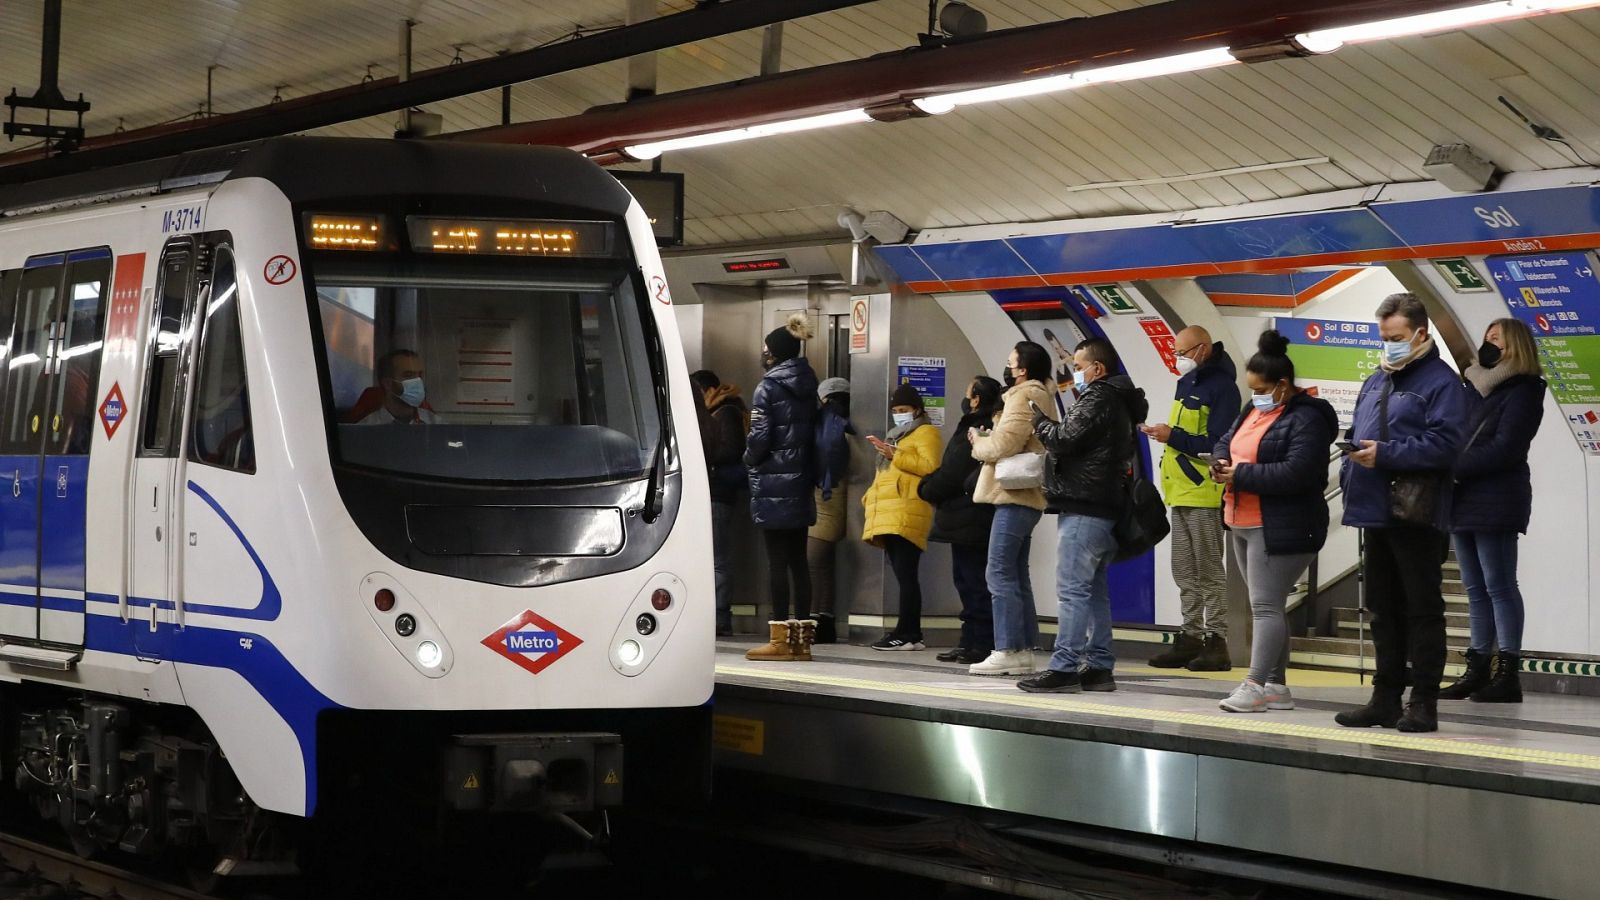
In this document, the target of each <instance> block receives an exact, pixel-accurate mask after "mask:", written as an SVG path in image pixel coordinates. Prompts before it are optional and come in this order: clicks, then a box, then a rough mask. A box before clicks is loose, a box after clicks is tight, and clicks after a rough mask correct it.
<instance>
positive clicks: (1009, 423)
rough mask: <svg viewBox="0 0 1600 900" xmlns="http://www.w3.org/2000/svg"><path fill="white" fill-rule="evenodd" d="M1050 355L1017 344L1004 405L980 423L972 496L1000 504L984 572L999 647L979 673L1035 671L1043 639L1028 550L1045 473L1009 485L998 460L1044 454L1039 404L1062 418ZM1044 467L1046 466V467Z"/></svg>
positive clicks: (975, 434)
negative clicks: (1037, 428)
mask: <svg viewBox="0 0 1600 900" xmlns="http://www.w3.org/2000/svg"><path fill="white" fill-rule="evenodd" d="M1050 368H1051V367H1050V354H1049V353H1047V352H1046V351H1045V349H1044V348H1043V347H1041V346H1039V345H1038V344H1035V343H1034V342H1032V341H1022V342H1021V343H1019V344H1017V346H1016V347H1015V348H1014V349H1012V351H1011V358H1010V359H1009V360H1008V361H1007V365H1006V377H1005V383H1006V384H1007V385H1009V386H1010V387H1009V388H1008V389H1007V390H1006V392H1005V394H1004V395H1003V397H1002V400H1003V401H1004V404H1005V406H1004V408H1003V409H1002V410H1001V411H1000V415H999V416H998V417H997V418H996V419H995V425H994V428H993V429H992V430H990V431H987V432H985V431H982V430H979V429H974V430H973V432H972V434H971V435H969V436H970V438H971V439H972V458H973V459H976V460H978V461H979V462H981V463H983V468H982V469H981V470H979V472H978V487H977V490H975V491H974V492H973V495H972V499H973V501H974V502H976V503H990V504H993V505H994V507H995V514H994V525H993V526H992V528H991V530H990V532H989V566H988V570H987V572H986V573H985V574H986V576H987V578H988V582H989V593H990V594H992V595H993V596H994V652H992V653H990V654H989V658H988V659H986V660H984V661H983V662H979V663H973V664H972V666H971V667H970V668H968V670H967V671H969V672H971V673H972V674H974V675H1027V674H1028V673H1030V672H1032V671H1033V648H1034V647H1036V646H1038V644H1039V616H1038V613H1037V612H1035V610H1034V606H1033V584H1032V580H1031V579H1030V578H1029V575H1028V555H1029V552H1030V551H1031V549H1032V547H1033V530H1034V528H1036V527H1037V526H1038V524H1039V519H1040V517H1041V516H1043V515H1044V508H1045V502H1044V489H1043V482H1042V479H1041V481H1040V482H1039V483H1036V484H1034V485H1033V486H1032V487H1022V488H1015V487H1014V488H1012V489H1007V488H1004V487H1001V486H1000V484H999V482H998V481H997V480H996V478H995V465H996V464H997V463H999V462H1000V461H1001V460H1003V459H1006V458H1008V457H1013V456H1017V455H1019V454H1024V453H1041V454H1042V453H1043V452H1044V445H1042V444H1040V443H1039V439H1038V438H1037V437H1034V435H1033V418H1034V408H1035V407H1037V408H1038V409H1040V410H1043V411H1044V413H1045V415H1048V416H1049V417H1050V418H1052V419H1055V418H1058V415H1059V414H1058V413H1057V412H1056V402H1055V391H1054V390H1053V389H1052V388H1051V386H1050ZM1042 469H1043V467H1042V466H1041V474H1042Z"/></svg>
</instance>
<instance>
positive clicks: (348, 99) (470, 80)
mask: <svg viewBox="0 0 1600 900" xmlns="http://www.w3.org/2000/svg"><path fill="white" fill-rule="evenodd" d="M870 2H873V0H723V2H720V3H708V4H701V5H697V6H695V7H694V8H692V9H689V10H686V11H684V12H681V13H674V14H672V15H670V16H661V17H660V18H656V19H651V20H649V21H644V22H639V23H638V24H634V25H625V26H623V27H620V28H615V29H611V30H609V31H605V32H601V33H599V34H595V35H590V36H587V37H581V38H577V39H575V40H571V41H567V42H564V43H560V44H553V45H550V46H546V47H538V48H534V49H531V50H522V51H519V52H515V53H508V54H505V55H503V56H498V55H497V56H491V57H486V58H484V59H481V60H476V61H473V62H470V63H464V64H461V65H454V66H442V67H440V68H437V69H430V70H428V71H425V72H419V73H416V74H415V75H413V76H412V77H411V78H410V79H408V80H405V81H400V80H398V79H395V78H384V79H379V80H375V81H372V82H368V83H365V84H357V85H352V86H350V87H346V88H339V89H336V90H332V91H325V92H322V93H319V94H311V95H308V96H305V97H300V98H296V99H294V100H285V101H283V102H281V103H275V104H272V105H271V106H269V107H256V108H254V109H249V110H244V111H242V112H237V113H229V114H224V115H220V116H213V117H211V118H208V119H200V120H191V121H186V122H179V123H173V124H170V125H162V126H153V127H151V128H143V129H136V130H132V131H125V132H122V133H120V134H109V135H101V136H99V137H95V138H91V139H89V140H86V141H84V143H83V145H82V147H81V149H79V150H77V151H76V152H74V153H71V154H66V155H62V156H54V157H44V156H43V154H42V153H40V152H38V151H21V152H18V153H8V154H4V155H0V184H13V183H17V182H20V181H29V180H33V179H36V178H46V177H50V176H54V175H64V174H68V173H71V172H77V171H82V170H85V169H91V168H97V167H101V166H107V165H115V164H119V163H127V162H136V161H139V160H145V159H155V158H159V157H162V156H169V155H172V154H176V153H183V152H186V151H190V150H200V149H205V148H209V147H219V146H224V145H227V144H234V143H239V142H242V141H249V140H256V139H259V138H266V137H275V136H277V135H282V134H292V133H294V132H298V131H307V130H310V129H313V128H321V127H324V126H327V125H334V124H337V123H339V122H348V121H350V120H352V119H361V118H365V117H367V116H374V115H381V114H384V113H388V112H393V111H394V110H397V109H405V108H409V107H413V106H419V105H421V104H424V103H435V102H438V101H440V100H446V99H449V98H451V97H459V96H462V95H464V94H474V93H477V92H479V91H487V90H492V89H494V88H497V87H501V86H503V85H507V84H515V83H517V82H522V81H529V80H532V79H535V78H542V77H545V76H547V75H554V74H557V73H560V72H567V71H571V70H574V69H582V68H587V67H589V66H594V65H599V64H601V63H606V62H612V61H615V60H619V59H626V58H628V57H630V56H636V55H638V54H641V53H651V52H654V51H657V50H664V49H667V48H669V47H676V46H678V45H680V44H687V43H692V42H694V41H701V40H706V39H707V38H714V37H719V36H721V35H725V34H731V33H734V32H738V31H746V30H749V29H752V28H761V27H764V26H766V25H771V24H773V23H775V22H783V21H787V20H790V19H798V18H803V17H806V16H811V15H816V14H818V13H824V12H830V11H833V10H838V9H845V8H848V7H852V6H861V5H863V4H866V3H870Z"/></svg>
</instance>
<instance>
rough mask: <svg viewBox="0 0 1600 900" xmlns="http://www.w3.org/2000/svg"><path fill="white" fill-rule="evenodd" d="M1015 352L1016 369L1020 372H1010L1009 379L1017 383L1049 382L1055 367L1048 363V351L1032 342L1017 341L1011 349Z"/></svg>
mask: <svg viewBox="0 0 1600 900" xmlns="http://www.w3.org/2000/svg"><path fill="white" fill-rule="evenodd" d="M1012 349H1014V350H1016V351H1017V368H1018V369H1021V370H1022V371H1021V372H1017V371H1015V370H1013V371H1012V373H1011V377H1012V378H1014V379H1016V380H1017V382H1019V383H1020V382H1023V381H1049V380H1050V373H1051V372H1053V371H1055V367H1054V366H1053V365H1051V363H1050V351H1048V350H1046V349H1044V348H1043V347H1041V346H1039V345H1038V344H1036V343H1034V342H1033V341H1018V342H1017V346H1016V347H1014V348H1012Z"/></svg>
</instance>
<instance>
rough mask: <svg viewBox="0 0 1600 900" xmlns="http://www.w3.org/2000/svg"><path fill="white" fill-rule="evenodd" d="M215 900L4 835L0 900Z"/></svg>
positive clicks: (0, 854)
mask: <svg viewBox="0 0 1600 900" xmlns="http://www.w3.org/2000/svg"><path fill="white" fill-rule="evenodd" d="M12 898H18V900H21V898H29V900H34V898H59V900H80V898H82V900H87V898H96V900H111V898H117V900H211V898H210V897H209V896H208V895H206V894H200V893H196V892H195V891H192V890H189V889H187V888H183V887H179V886H177V885H173V884H166V883H164V882H162V881H160V880H158V879H155V878H151V877H150V876H148V875H142V874H140V873H138V872H132V871H129V870H127V869H123V868H119V867H117V866H113V865H108V864H106V863H101V862H94V861H92V860H86V859H83V858H81V857H79V856H77V855H75V854H73V853H72V852H70V851H67V850H62V849H59V848H56V847H51V846H49V845H47V844H41V843H38V842H36V841H30V840H27V839H26V838H21V837H17V836H16V835H11V834H3V833H0V900H12Z"/></svg>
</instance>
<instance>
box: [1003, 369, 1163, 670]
mask: <svg viewBox="0 0 1600 900" xmlns="http://www.w3.org/2000/svg"><path fill="white" fill-rule="evenodd" d="M1120 368H1121V364H1120V362H1119V361H1118V360H1117V353H1116V350H1114V349H1113V348H1112V346H1111V344H1110V342H1108V341H1106V340H1104V339H1101V338H1094V339H1091V340H1087V341H1084V342H1083V343H1081V344H1079V345H1078V347H1077V350H1076V351H1075V352H1074V353H1073V373H1072V377H1073V381H1074V382H1075V383H1076V385H1077V390H1078V400H1077V402H1076V403H1074V404H1072V406H1071V407H1069V408H1068V409H1067V414H1066V416H1065V417H1063V418H1062V420H1061V421H1060V422H1053V421H1051V420H1050V419H1049V418H1048V417H1046V416H1043V415H1040V416H1038V417H1037V418H1035V419H1034V433H1035V434H1037V435H1038V436H1039V440H1040V441H1041V442H1043V443H1044V446H1045V449H1046V450H1048V451H1049V453H1050V459H1049V461H1048V464H1047V465H1046V466H1045V482H1044V493H1045V499H1046V501H1047V502H1048V503H1049V504H1050V511H1051V512H1054V513H1058V514H1059V515H1060V516H1061V518H1060V520H1059V521H1058V523H1057V526H1056V527H1057V534H1058V538H1057V540H1058V541H1059V547H1058V551H1057V561H1056V594H1057V603H1058V611H1057V618H1056V622H1057V627H1058V632H1057V635H1056V648H1055V653H1054V654H1052V655H1051V657H1050V668H1049V670H1048V671H1046V672H1044V673H1043V674H1041V675H1038V676H1035V677H1033V678H1025V679H1023V680H1022V681H1020V682H1018V683H1017V687H1019V688H1021V689H1023V690H1025V691H1031V692H1046V691H1048V692H1055V693H1077V692H1078V691H1080V690H1088V691H1114V690H1116V688H1117V684H1116V681H1115V679H1113V678H1112V675H1111V670H1112V667H1113V666H1115V665H1116V656H1115V655H1113V654H1112V652H1111V593H1110V588H1109V585H1108V584H1107V581H1106V573H1107V571H1108V570H1109V569H1110V568H1111V561H1112V559H1113V558H1114V557H1115V556H1116V553H1117V540H1116V537H1115V534H1114V529H1115V526H1116V522H1117V518H1118V517H1119V516H1120V515H1121V514H1122V510H1123V506H1124V505H1125V504H1126V503H1127V488H1126V484H1127V478H1128V465H1129V461H1130V460H1131V459H1132V457H1133V450H1134V443H1133V442H1134V431H1133V428H1134V426H1135V425H1137V424H1138V423H1140V422H1143V421H1144V419H1145V415H1146V414H1147V413H1149V411H1150V404H1149V402H1148V401H1147V400H1145V396H1144V391H1142V390H1140V389H1139V388H1136V387H1134V385H1133V381H1132V380H1131V379H1129V378H1128V376H1127V375H1123V374H1113V373H1116V372H1118V370H1119V369H1120ZM1080 667H1081V671H1080Z"/></svg>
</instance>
